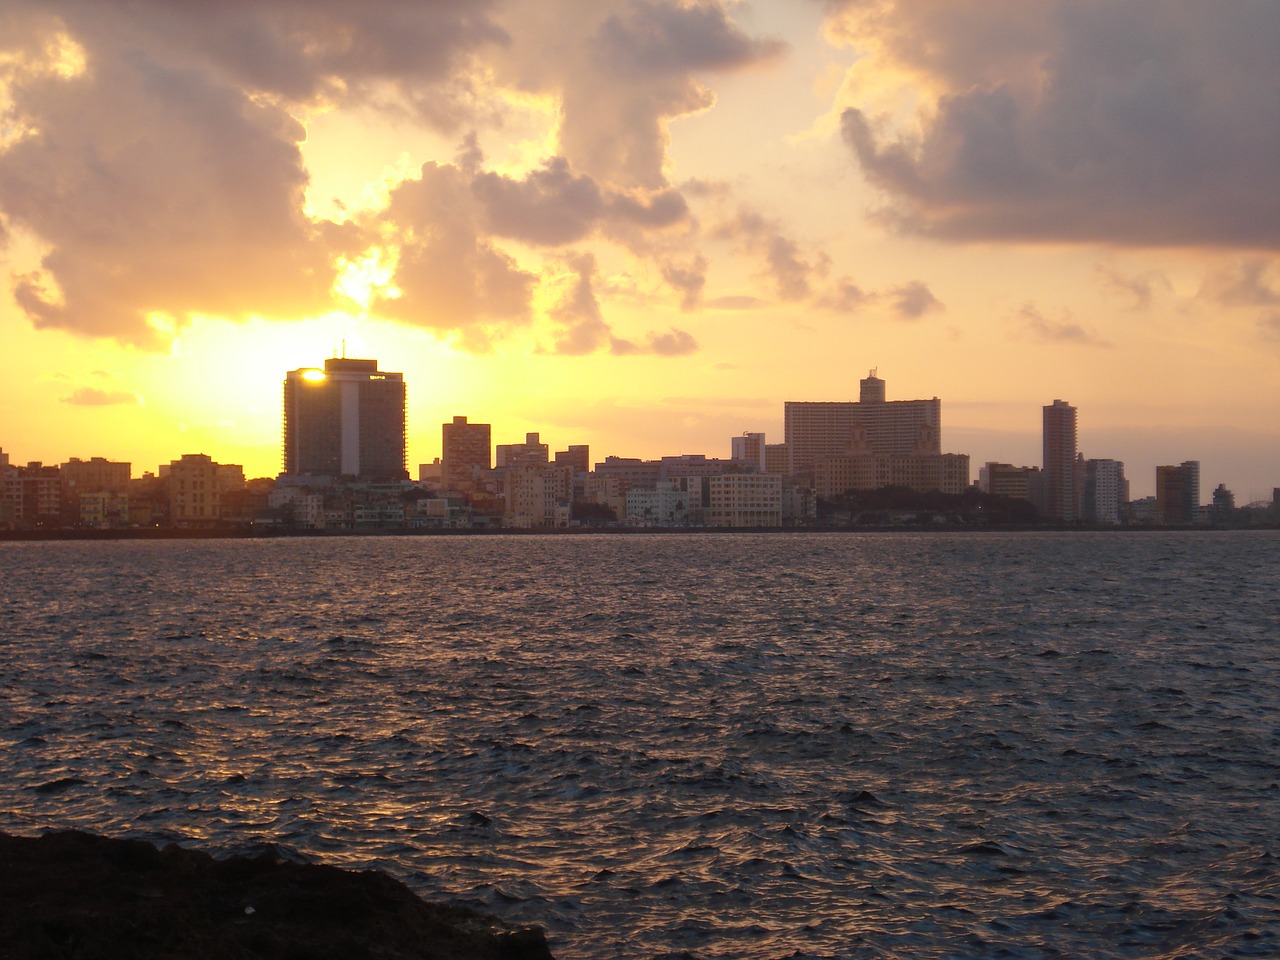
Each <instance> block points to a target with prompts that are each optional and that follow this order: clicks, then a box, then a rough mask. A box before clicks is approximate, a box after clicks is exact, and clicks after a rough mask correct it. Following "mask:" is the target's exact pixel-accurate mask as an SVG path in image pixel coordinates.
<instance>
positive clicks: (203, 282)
mask: <svg viewBox="0 0 1280 960" xmlns="http://www.w3.org/2000/svg"><path fill="white" fill-rule="evenodd" d="M87 55H88V56H89V57H91V58H92V69H88V68H86V69H85V70H84V71H83V72H81V73H80V74H78V75H76V76H72V77H66V76H63V75H61V74H59V73H57V72H56V71H54V72H48V73H44V74H42V75H39V76H36V77H34V78H32V79H30V80H29V81H27V82H25V83H20V84H17V85H15V86H13V87H11V94H12V96H13V100H14V103H15V111H16V112H17V113H18V114H19V115H21V116H25V117H29V118H30V122H31V123H32V124H33V125H34V127H33V132H31V133H30V134H29V135H27V136H25V137H23V138H22V139H20V140H19V141H18V142H16V143H14V144H12V145H11V146H10V147H9V148H8V149H7V150H5V151H3V152H0V210H2V211H3V213H4V215H5V217H6V218H7V219H8V220H9V221H10V222H11V223H14V224H19V225H21V226H22V227H23V228H25V229H26V230H27V231H29V232H30V233H32V234H34V235H36V236H37V237H39V238H40V240H41V241H43V242H44V243H45V244H46V245H47V247H48V250H49V252H48V253H47V254H46V255H45V256H44V258H43V261H42V265H41V270H40V272H39V274H38V275H36V274H29V275H27V276H25V277H23V278H20V279H19V281H18V283H17V285H16V288H15V291H14V292H15V297H16V299H17V302H18V304H19V306H21V307H22V309H23V310H24V311H25V312H26V313H27V315H28V317H29V318H30V319H31V320H32V322H33V323H34V324H35V325H36V326H39V327H53V328H59V329H66V330H71V331H73V332H77V333H85V334H89V335H92V336H114V337H118V338H120V339H122V340H129V341H133V342H138V343H147V342H151V341H153V340H154V336H155V335H154V331H153V330H152V329H151V328H150V326H149V325H148V323H147V316H148V314H149V313H152V312H162V313H166V314H170V315H172V316H175V317H182V316H183V315H185V314H187V313H189V312H192V311H201V312H208V313H220V314H223V315H227V316H241V315H245V314H248V313H251V312H264V313H271V314H273V315H276V316H283V317H287V316H296V315H299V314H300V313H302V312H305V311H308V310H310V309H314V308H316V307H318V306H319V305H320V304H321V303H322V302H323V301H324V298H325V294H326V291H327V288H328V285H329V282H330V280H331V272H330V270H329V266H328V262H327V257H326V256H325V255H324V253H323V252H322V250H321V243H320V241H321V238H320V237H319V236H318V234H317V231H316V230H315V228H314V226H313V225H312V224H311V223H310V222H309V221H308V220H307V219H306V218H305V217H304V216H303V215H302V213H301V207H302V200H303V190H304V188H305V186H306V182H307V177H306V172H305V170H304V169H303V166H302V161H301V155H300V152H299V149H298V143H299V141H300V140H301V139H302V137H303V131H302V128H301V127H300V126H299V125H298V124H297V123H296V122H295V121H294V120H293V119H292V118H291V117H290V116H289V115H288V114H287V113H286V112H284V111H282V110H280V109H279V108H277V107H274V106H272V105H270V104H268V103H263V102H256V101H254V100H252V99H250V98H249V97H248V96H246V95H245V94H244V93H243V92H242V91H238V90H236V89H234V88H230V87H227V86H225V85H223V84H221V83H219V82H218V81H217V79H216V78H214V77H211V76H210V75H209V74H208V73H207V72H205V71H203V70H201V69H199V68H198V67H195V66H181V65H178V66H173V65H169V64H167V63H163V62H160V61H159V60H157V59H156V58H154V57H152V56H150V55H149V54H148V53H146V52H144V51H133V52H130V53H129V54H128V55H125V54H123V53H120V54H118V55H113V53H111V52H106V53H101V54H100V53H99V52H98V51H97V50H96V49H95V48H90V49H89V51H88V54H87ZM232 278H234V279H232Z"/></svg>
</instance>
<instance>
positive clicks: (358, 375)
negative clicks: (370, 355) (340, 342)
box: [284, 357, 408, 480]
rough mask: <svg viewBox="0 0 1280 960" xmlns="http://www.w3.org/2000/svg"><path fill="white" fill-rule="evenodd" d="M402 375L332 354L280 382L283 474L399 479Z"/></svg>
mask: <svg viewBox="0 0 1280 960" xmlns="http://www.w3.org/2000/svg"><path fill="white" fill-rule="evenodd" d="M404 408H405V390H404V375H403V374H399V373H387V372H385V371H382V370H379V369H378V361H377V360H348V359H347V358H345V357H342V358H337V357H334V358H331V359H328V360H326V361H325V362H324V369H323V370H319V369H316V368H314V367H310V368H306V367H304V368H302V369H299V370H290V371H289V373H288V374H287V375H286V376H285V381H284V472H285V473H287V474H303V473H306V474H314V475H317V476H329V477H359V478H362V479H366V480H373V479H378V480H390V479H395V480H403V479H407V478H408V473H407V472H406V470H405V443H404V437H405V429H404Z"/></svg>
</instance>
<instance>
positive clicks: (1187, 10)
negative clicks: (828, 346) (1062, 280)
mask: <svg viewBox="0 0 1280 960" xmlns="http://www.w3.org/2000/svg"><path fill="white" fill-rule="evenodd" d="M831 7H832V10H833V12H832V13H831V19H830V31H829V32H830V34H831V35H833V36H837V37H839V38H841V39H843V40H844V41H846V42H848V43H850V44H852V45H854V46H856V47H858V48H860V50H861V51H862V52H863V54H864V59H868V60H869V61H870V62H873V63H874V65H875V69H876V70H878V71H879V75H889V74H891V73H895V72H896V75H898V76H904V77H907V78H910V79H909V83H910V87H911V89H912V90H913V91H914V93H915V94H916V95H917V96H918V97H919V98H920V99H921V100H922V102H923V108H922V109H921V111H920V112H919V115H918V116H917V117H916V118H915V122H916V124H917V125H918V132H910V131H907V132H897V133H891V132H889V131H888V123H887V120H888V118H884V117H880V116H879V115H874V114H873V113H872V112H871V109H872V108H871V107H870V105H869V101H867V102H859V103H857V104H855V105H854V106H850V107H848V108H847V109H846V110H845V111H844V112H843V114H842V130H843V135H844V139H845V142H846V144H847V145H848V147H849V148H850V149H851V150H852V152H853V154H854V156H855V157H856V158H857V161H858V163H859V165H860V166H861V169H862V171H863V173H864V174H865V176H866V177H867V179H868V180H869V181H870V182H871V183H872V184H874V185H875V186H877V187H879V188H880V189H881V190H882V191H884V193H885V194H886V195H887V196H888V198H889V206H888V208H887V209H886V210H884V211H882V215H883V217H884V219H885V221H886V222H888V223H890V224H891V225H893V226H894V227H895V228H896V229H898V230H901V231H904V232H911V233H918V234H926V235H932V236H936V237H940V238H944V239H950V240H982V241H987V240H994V241H1001V240H1004V241H1043V242H1098V243H1107V244H1114V245H1119V246H1138V247H1162V246H1195V247H1241V248H1269V249H1275V248H1277V247H1280V191H1277V190H1276V189H1275V184H1276V182H1277V180H1278V179H1280V177H1278V175H1280V72H1278V71H1276V69H1275V51H1274V44H1273V42H1272V40H1273V38H1274V37H1275V36H1276V35H1277V34H1278V33H1280V5H1276V4H1274V3H1269V2H1238V3H1231V4H1225V5H1224V4H1204V3H1198V2H1194V0H1125V2H1103V3H1087V4H1082V3H1078V2H1076V0H1043V2H1039V3H1031V4H1029V3H1025V2H1023V0H956V2H952V3H945V4H922V3H914V2H907V0H876V2H872V0H847V2H844V3H837V4H832V5H831ZM903 120H904V118H902V117H901V116H899V117H898V118H896V125H897V127H898V129H899V131H902V129H903Z"/></svg>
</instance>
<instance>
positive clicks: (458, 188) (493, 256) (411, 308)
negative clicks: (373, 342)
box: [362, 163, 537, 349]
mask: <svg viewBox="0 0 1280 960" xmlns="http://www.w3.org/2000/svg"><path fill="white" fill-rule="evenodd" d="M479 218H480V210H479V207H478V205H477V203H476V200H475V198H474V196H473V193H472V190H471V184H470V182H469V180H468V178H467V177H466V175H465V174H464V173H463V172H462V171H461V170H459V169H458V168H457V167H455V166H452V165H449V164H436V163H427V164H424V165H423V167H422V174H421V176H420V177H419V178H418V179H416V180H406V181H404V182H402V183H400V184H399V185H398V186H397V187H396V188H395V189H394V190H392V192H391V195H390V201H389V203H388V205H387V208H386V209H385V210H383V211H380V212H379V213H377V214H375V215H371V216H370V217H369V218H368V219H367V220H366V221H365V222H364V223H363V225H362V226H363V228H364V230H365V231H366V235H367V237H368V238H369V242H375V241H377V242H384V243H387V242H389V243H391V244H393V245H395V246H396V247H397V249H398V251H399V257H398V264H397V269H396V272H395V277H394V285H395V287H396V288H397V289H398V290H399V294H400V295H399V297H398V298H396V299H384V300H382V301H381V302H380V303H379V305H378V306H379V311H380V312H382V313H384V314H386V315H388V316H391V317H394V318H395V319H397V320H399V321H401V322H403V323H409V324H415V325H419V326H426V327H434V328H436V329H440V330H462V331H464V332H465V333H466V334H467V335H468V338H469V339H468V344H469V345H470V346H473V347H476V348H481V349H482V348H484V346H486V345H487V343H488V340H489V337H490V333H491V332H492V331H493V330H497V329H501V328H502V327H504V326H509V325H511V324H516V323H525V322H527V321H528V320H529V319H530V317H531V312H530V300H531V298H532V295H533V288H534V286H535V284H536V282H537V277H536V276H535V275H534V274H532V273H530V272H528V271H526V270H523V269H521V268H520V266H519V265H518V264H517V263H516V261H515V260H514V259H513V258H512V257H511V256H510V255H508V254H506V253H504V252H503V251H501V250H499V249H498V248H497V247H495V246H494V244H493V243H492V242H491V241H490V240H489V239H488V238H487V237H486V236H484V234H483V232H482V230H481V228H480V224H479Z"/></svg>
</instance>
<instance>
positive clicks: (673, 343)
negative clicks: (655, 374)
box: [648, 327, 698, 357]
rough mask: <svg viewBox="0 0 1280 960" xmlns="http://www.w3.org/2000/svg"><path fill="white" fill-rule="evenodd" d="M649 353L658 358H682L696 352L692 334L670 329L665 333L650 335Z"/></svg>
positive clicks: (673, 328)
mask: <svg viewBox="0 0 1280 960" xmlns="http://www.w3.org/2000/svg"><path fill="white" fill-rule="evenodd" d="M648 339H649V351H650V352H651V353H656V354H657V355H658V356H660V357H683V356H687V355H688V354H691V353H696V352H697V350H698V341H697V340H695V339H694V338H693V334H691V333H688V332H687V331H684V330H677V329H676V328H675V327H672V328H671V329H670V330H668V331H667V332H666V333H650V334H649V335H648Z"/></svg>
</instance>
